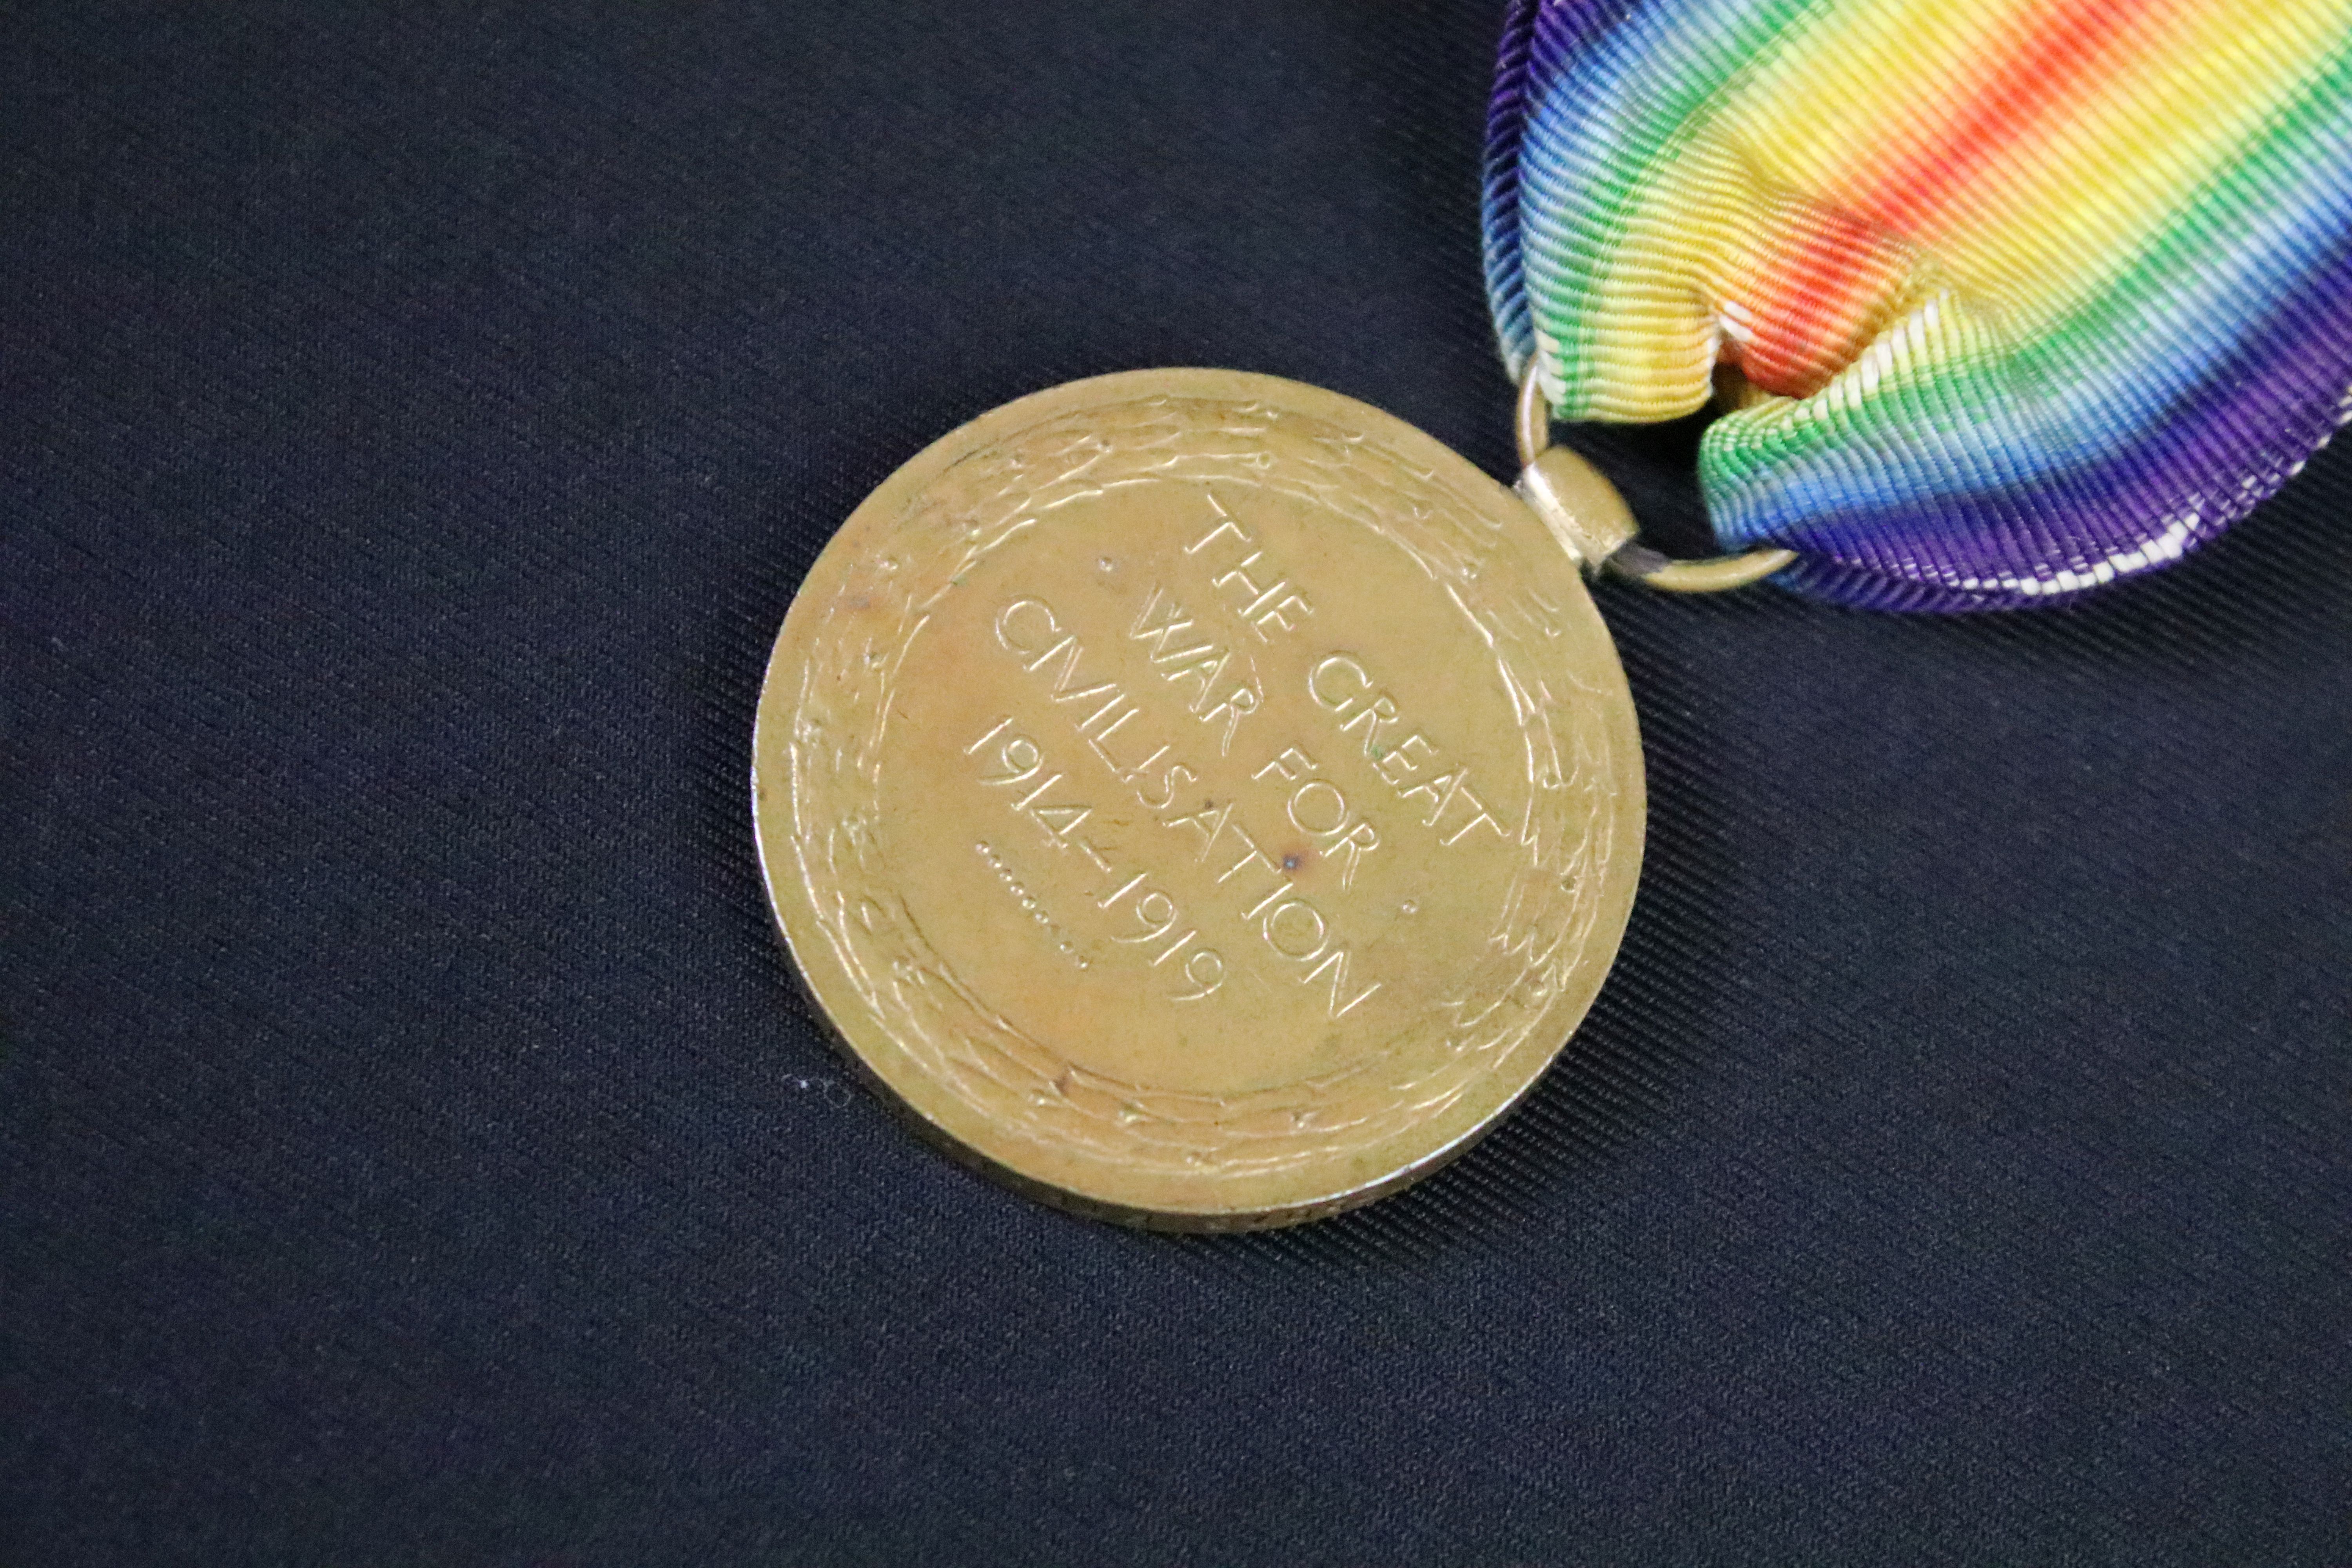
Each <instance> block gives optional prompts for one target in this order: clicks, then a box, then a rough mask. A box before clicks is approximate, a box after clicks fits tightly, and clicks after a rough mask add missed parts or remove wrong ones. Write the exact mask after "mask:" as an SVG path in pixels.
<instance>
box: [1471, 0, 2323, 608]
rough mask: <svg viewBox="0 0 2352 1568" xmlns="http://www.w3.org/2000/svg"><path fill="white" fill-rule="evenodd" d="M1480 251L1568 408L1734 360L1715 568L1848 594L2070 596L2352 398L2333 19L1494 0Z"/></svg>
mask: <svg viewBox="0 0 2352 1568" xmlns="http://www.w3.org/2000/svg"><path fill="white" fill-rule="evenodd" d="M1486 277H1487V286H1488V291H1489V295H1490V298H1491V300H1492V303H1493V307H1494V313H1495V321H1496V329H1497V331H1498V332H1499V333H1500V335H1501V338H1502V342H1503V348H1504V352H1505V354H1506V355H1507V358H1508V359H1509V360H1510V362H1511V368H1512V370H1513V372H1514V373H1515V374H1518V373H1521V372H1523V371H1524V370H1525V368H1526V366H1527V364H1528V360H1529V358H1530V357H1531V356H1532V358H1533V359H1534V362H1535V364H1536V369H1537V374H1538V377H1539V378H1540V381H1541V384H1542V387H1543V390H1544V392H1545V393H1546V395H1548V396H1549V400H1550V402H1551V405H1552V407H1553V409H1554V411H1555V413H1556V414H1557V415H1558V416H1559V417H1561V418H1564V419H1599V420H1620V421H1622V420H1654V419H1669V418H1674V417H1676V416H1682V415H1685V414H1690V413H1693V412H1695V411H1696V410H1697V409H1699V408H1701V407H1703V406H1705V405H1706V404H1707V403H1708V401H1709V399H1710V398H1711V397H1714V396H1716V395H1717V386H1716V382H1717V373H1718V370H1719V368H1721V367H1730V372H1731V374H1727V375H1726V377H1725V381H1726V388H1725V400H1726V401H1727V402H1728V403H1729V404H1731V405H1732V411H1731V412H1728V413H1727V414H1725V415H1724V416H1722V417H1721V418H1719V419H1717V420H1716V421H1715V422H1714V423H1713V424H1711V425H1710V426H1708V427H1707V430H1706V435H1705V437H1704V438H1703V440H1702V442H1701V446H1700V455H1699V478H1700V483H1701V486H1702V488H1703V489H1704V490H1705V492H1706V501H1707V509H1708V515H1709V518H1710V520H1711V521H1712V523H1713V526H1714V529H1715V531H1716V535H1717V539H1718V541H1719V542H1721V544H1722V545H1723V547H1724V548H1725V549H1726V550H1732V551H1738V550H1747V549H1751V548H1754V547H1758V546H1763V545H1786V546H1788V547H1790V548H1791V549H1794V550H1796V551H1797V552H1799V556H1798V562H1797V564H1795V565H1793V566H1791V567H1790V568H1788V569H1787V570H1786V571H1784V572H1783V573H1781V574H1780V576H1779V578H1778V579H1777V580H1778V581H1780V582H1782V583H1784V584H1788V585H1790V586H1791V587H1795V588H1797V589H1800V590H1801V591H1804V592H1808V593H1811V594H1813V595H1818V596H1821V597H1824V598H1829V599H1833V600H1837V601H1841V602H1843V603H1847V604H1853V605H1868V606H1873V607H1878V608H1888V609H1926V610H1962V609H1980V608H2001V607H2008V606H2014V605H2031V604H2047V603H2051V602H2053V601H2057V600H2063V599H2065V598H2067V597H2070V596H2072V595H2075V594H2078V593H2081V592H2082V591H2084V590H2085V589H2089V588H2093V587H2095V586H2097V585H2099V584H2104V583H2106V582H2109V581H2111V580H2113V579H2115V578H2116V577H2119V576H2124V575H2126V574H2131V573H2135V572H2140V571H2145V570H2147V569H2149V568H2151V567H2156V566H2160V565H2162V564H2164V563H2168V562H2170V561H2174V560H2177V559H2179V557H2180V555H2181V554H2182V553H2184V552H2187V551H2189V550H2190V549H2193V548H2195V547H2196V546H2197V545H2199V544H2200V543H2202V542H2205V541H2206V540H2208V539H2210V538H2211V537H2212V536H2213V535H2215V534H2216V533H2218V532H2220V531H2221V530H2222V529H2224V528H2226V527H2227V526H2228V525H2229V524H2230V523H2231V521H2234V520H2236V519H2237V518H2239V517H2240V516H2242V515H2243V514H2244V513H2245V512H2246V511H2247V510H2249V509H2251V508H2252V506H2254V505H2255V503H2257V502H2259V501H2260V500H2263V498H2264V497H2266V496H2268V495H2269V494H2270V493H2271V492H2272V491H2273V490H2274V489H2277V488H2278V487H2279V486H2280V485H2281V484H2282V483H2284V481H2285V480H2286V479H2287V478H2288V477H2289V476H2291V475H2292V474H2294V472H2295V471H2296V470H2297V469H2299V468H2301V467H2302V466H2303V463H2304V461H2305V458H2308V457H2309V456H2310V455H2311V453H2312V452H2313V451H2314V450H2315V449H2316V448H2317V447H2320V446H2321V445H2323V444H2324V443H2325V442H2326V439H2327V437H2328V436H2329V435H2330V433H2332V432H2333V431H2334V430H2335V428H2336V426H2338V425H2339V424H2341V423H2343V422H2344V420H2345V419H2346V418H2347V416H2352V397H2347V390H2346V389H2347V386H2352V0H1510V8H1509V11H1508V14H1507V22H1506V26H1505V31H1504V37H1503V45H1502V52H1501V61H1500V67H1499V69H1498V72H1497V76H1496V89H1495V100H1494V106H1493V110H1492V116H1491V120H1490V123H1489V131H1488V138H1487V163H1486Z"/></svg>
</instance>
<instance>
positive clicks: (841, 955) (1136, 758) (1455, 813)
mask: <svg viewBox="0 0 2352 1568" xmlns="http://www.w3.org/2000/svg"><path fill="white" fill-rule="evenodd" d="M753 749H754V764H753V779H752V784H753V803H754V811H755V815H756V818H757V825H758V833H759V843H760V853H761V861H762V864H763V867H764V870H765V873H766V878H767V884H768V889H769V893H770V897H771V898H772V900H773V903H774V908H775V912H776V917H777V920H778V922H779V924H780V925H781V927H782V932H783V936H784V939H785V942H786V943H787V945H788V946H789V948H790V950H791V952H792V954H793V959H794V961H795V962H796V963H797V965H798V967H799V969H800V972H801V973H802V975H803V977H804V978H805V980H806V982H807V984H808V986H809V989H810V990H811V991H812V992H813V993H814V996H815V998H816V1000H817V1002H818V1004H819V1005H821V1007H822V1008H823V1010H824V1014H825V1016H827V1017H828V1018H829V1019H830V1020H831V1021H832V1023H833V1025H834V1026H835V1029H836V1031H837V1032H838V1035H839V1037H840V1040H841V1042H842V1043H843V1044H844V1045H845V1047H846V1048H847V1050H848V1052H849V1053H850V1054H851V1055H852V1056H853V1057H854V1058H855V1059H856V1061H857V1062H858V1063H859V1064H861V1065H862V1067H863V1068H865V1069H866V1073H867V1074H868V1076H870V1078H871V1079H873V1080H874V1081H876V1082H877V1083H878V1084H879V1085H880V1086H881V1087H882V1088H883V1089H885V1090H886V1091H887V1093H888V1095H890V1096H891V1097H892V1098H894V1099H895V1100H898V1102H900V1103H901V1104H902V1105H903V1106H904V1107H905V1108H906V1109H907V1110H908V1111H909V1112H911V1114H912V1115H913V1116H914V1118H915V1119H916V1120H917V1121H918V1123H919V1125H920V1126H921V1127H923V1128H924V1129H926V1130H928V1131H930V1132H932V1133H933V1134H935V1135H936V1136H937V1137H938V1138H940V1139H941V1140H943V1141H944V1142H946V1143H947V1144H948V1145H949V1146H950V1148H951V1149H953V1150H954V1151H956V1152H960V1153H961V1154H962V1155H964V1156H965V1157H967V1158H969V1159H971V1161H973V1162H974V1163H978V1164H980V1165H982V1167H983V1168H985V1169H987V1170H989V1171H990V1172H992V1173H995V1174H997V1175H1000V1176H1002V1177H1003V1178H1006V1179H1008V1180H1010V1181H1012V1182H1013V1183H1015V1184H1018V1185H1020V1186H1022V1187H1024V1189H1025V1190H1028V1191H1030V1192H1032V1193H1034V1194H1037V1195H1039V1196H1042V1197H1045V1198H1047V1199H1049V1200H1050V1201H1054V1202H1057V1203H1061V1204H1064V1205H1067V1206H1071V1207H1074V1208H1078V1209H1081V1210H1084V1211H1087V1212H1090V1213H1094V1214H1097V1215H1104V1216H1107V1217H1112V1218H1118V1219H1124V1220H1129V1221H1132V1222H1137V1223H1142V1224H1147V1225H1154V1226H1171V1227H1183V1228H1195V1229H1227V1228H1240V1227H1245V1226H1261V1225H1274V1224H1281V1223H1285V1222H1288V1221H1294V1220H1299V1219H1305V1218H1309V1217H1313V1216H1315V1215H1323V1214H1328V1213H1332V1212H1335V1211H1337V1210H1339V1209H1341V1208H1345V1207H1348V1206H1349V1205H1354V1204H1359V1203H1362V1202H1365V1201H1367V1200H1369V1199H1370V1198H1372V1197H1375V1196H1377V1195H1379V1194H1382V1193H1385V1192H1388V1191H1391V1190H1393V1189H1394V1188H1396V1187H1398V1186H1401V1185H1402V1184H1405V1183H1408V1182H1410V1181H1412V1180H1413V1179H1414V1178H1415V1177H1417V1176H1420V1175H1422V1174H1423V1173H1427V1172H1428V1171H1430V1170H1432V1169H1433V1168H1434V1167H1436V1166H1437V1165H1439V1164H1442V1163H1444V1162H1445V1161H1446V1160H1447V1159H1449V1158H1451V1157H1452V1156H1453V1155H1454V1154H1456V1153H1458V1152H1461V1151H1462V1150H1463V1149H1464V1148H1465V1146H1467V1145H1468V1144H1469V1143H1470V1142H1472V1141H1474V1140H1475V1138H1477V1137H1478V1135H1479V1134H1480V1133H1482V1132H1483V1131H1486V1128H1488V1127H1489V1126H1491V1125H1492V1124H1493V1123H1494V1121H1496V1118H1497V1117H1499V1116H1501V1115H1502V1114H1503V1113H1504V1111H1506V1110H1508V1109H1509V1108H1510V1106H1511V1105H1512V1104H1513V1103H1514V1102H1515V1101H1516V1100H1518V1099H1519V1097H1520V1096H1521V1095H1523V1094H1524V1093H1526V1092H1527V1090H1528V1088H1529V1086H1530V1085H1531V1084H1532V1083H1533V1082H1534V1081H1535V1079H1537V1077H1538V1075H1539V1074H1540V1073H1541V1072H1542V1071H1543V1069H1544V1068H1545V1067H1546V1066H1547V1065H1548V1064H1549V1062H1550V1061H1551V1060H1552V1058H1554V1056H1555V1055H1557V1054H1558V1052H1559V1048H1560V1047H1561V1046H1562V1044H1563V1043H1564V1042H1565V1041H1566V1040H1567V1038H1568V1037H1569V1035H1570V1031H1572V1030H1573V1029H1574V1028H1575V1026H1576V1025H1577V1023H1578V1021H1579V1020H1580V1018H1581V1017H1582V1016H1583V1015H1584V1012H1585V1010H1586V1008H1587V1007H1588V1005H1590V1004H1591V1000H1592V998H1593V995H1594V994H1595V992H1597V991H1598V990H1599V988H1600V985H1601V980H1602V977H1603V976H1604V975H1605V974H1606V973H1607V972H1608V969H1609V966H1610V963H1611V962H1612V959H1613V958H1614V956H1615V953H1616V951H1617V945H1618V941H1619V938H1620V936H1621V934H1622V931H1623V929H1624V925H1625V921H1626V916H1627V913H1628V910H1629V909H1630V907H1631V905H1632V902H1633V890H1634V884H1635V881H1636V879H1637V874H1638V872H1639V869H1640V864H1641V855H1642V832H1643V780H1642V762H1641V751H1640V742H1639V737H1638V734H1637V731H1636V727H1635V722H1634V716H1633V704H1632V700H1631V699H1630V697H1629V695H1628V693H1627V690H1626V686H1625V679H1624V676H1623V673H1622V670H1621V669H1620V668H1619V666H1618V662H1617V658H1616V653H1615V650H1614V648H1613V647H1612V645H1611V643H1610V640H1609V636H1608V632H1607V630H1606V628H1605V627H1604V626H1602V624H1601V617H1600V616H1599V615H1598V613H1597V612H1596V611H1595V610H1594V608H1593V605H1592V603H1591V598H1590V597H1589V595H1588V594H1587V592H1586V589H1585V586H1584V584H1583V582H1582V581H1581V579H1580V575H1579V572H1578V567H1577V563H1576V561H1575V560H1574V559H1573V558H1572V557H1571V555H1570V553H1569V552H1566V551H1564V550H1563V549H1562V548H1561V545H1560V542H1559V541H1557V540H1556V539H1555V537H1554V535H1553V532H1552V531H1550V530H1548V528H1547V527H1546V525H1545V523H1544V522H1542V521H1538V516H1537V514H1536V512H1534V511H1532V510H1530V509H1529V505H1528V502H1526V501H1523V500H1520V499H1518V498H1517V497H1516V496H1514V495H1513V494H1512V492H1511V491H1509V490H1507V489H1505V488H1504V487H1502V486H1501V485H1499V484H1497V483H1496V482H1495V481H1494V480H1493V479H1489V478H1488V477H1487V476H1486V475H1485V474H1483V473H1481V472H1480V471H1479V470H1478V469H1476V468H1474V467H1473V466H1472V465H1471V464H1470V463H1469V462H1467V461H1466V460H1465V459H1464V458H1461V457H1459V456H1457V455H1456V454H1454V452H1452V451H1450V450H1448V449H1446V448H1445V447H1443V446H1441V445H1439V444H1438V443H1437V442H1436V441H1434V440H1433V439H1431V438H1430V437H1427V436H1424V435H1423V434H1422V433H1421V432H1420V431H1418V430H1415V429H1413V428H1412V426H1407V425H1405V424H1404V423H1402V421H1400V420H1397V419H1395V418H1392V417H1391V416H1388V415H1385V414H1382V413H1381V412H1380V411H1378V410H1376V409H1373V408H1370V407H1367V406H1366V405H1362V404H1360V403H1357V402H1354V401H1352V400H1351V399H1349V398H1346V397H1342V396H1339V395H1337V394H1334V393H1330V392H1325V391H1320V390H1318V389H1316V388H1313V387H1309V386H1305V385H1301V384H1297V383H1294V382H1288V381H1283V380H1278V379H1276V378H1274V377H1270V376H1263V375H1251V374H1240V373H1235V372H1229V371H1204V370H1166V371H1145V372H1136V373H1131V374H1120V375H1109V376H1104V377H1101V378H1099V379H1096V380H1091V381H1083V382H1076V383H1073V384H1068V385H1065V386H1059V387H1055V388H1053V389H1051V390H1049V391H1046V392H1042V393H1039V394H1037V395H1034V396H1031V397H1026V398H1023V399H1022V400H1020V401H1018V402H1016V403H1013V404H1010V405H1006V406H1004V407H1002V408H999V409H996V410H994V411H993V412H992V413H990V414H987V415H985V416H982V417H981V418H979V419H977V420H975V421H973V422H972V423H971V424H969V425H967V426H963V427H962V428H961V429H960V430H957V431H955V432H954V433H952V434H951V435H950V436H948V437H945V438H944V439H942V440H940V441H939V442H938V443H936V444H935V445H933V446H932V447H929V449H927V450H925V451H924V452H923V453H921V454H920V455H919V456H918V457H917V458H914V460H913V461H911V462H909V463H908V464H907V465H906V467H904V468H900V469H899V470H898V472H897V473H895V474H893V475H892V476H891V477H890V478H889V479H887V481H885V483H884V484H883V485H882V487H881V488H880V489H877V491H875V493H874V494H873V495H872V496H871V497H870V498H869V499H868V500H866V502H865V503H864V504H863V505H862V506H860V507H859V508H858V509H857V510H856V513H855V514H854V515H852V516H851V518H850V519H849V521H848V522H847V524H846V525H845V527H844V528H843V529H842V530H841V531H840V533H839V535H838V536H837V537H835V540H834V541H833V542H832V543H831V544H830V546H828V548H827V549H826V550H825V552H824V555H823V556H822V557H821V558H820V559H819V560H818V562H817V563H816V565H815V566H814V569H813V570H812V571H811V573H810V574H809V576H808V579H807V581H806V582H805V583H804V584H803V586H802V587H801V589H800V591H799V594H798V595H797V596H796V597H795V598H794V600H793V605H792V607H791V610H790V613H789V614H788V615H787V616H786V617H785V620H784V625H783V629H782V633H781V635H780V636H779V637H778V638H777V640H776V646H775V651H774V654H773V656H772V659H771V661H770V664H769V668H768V674H767V679H766V684H765V687H764V689H763V690H762V693H761V703H760V713H759V721H758V725H757V730H756V733H755V736H754V742H753Z"/></svg>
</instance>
